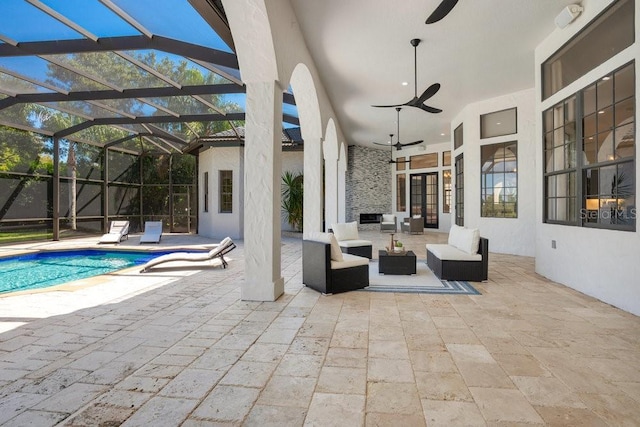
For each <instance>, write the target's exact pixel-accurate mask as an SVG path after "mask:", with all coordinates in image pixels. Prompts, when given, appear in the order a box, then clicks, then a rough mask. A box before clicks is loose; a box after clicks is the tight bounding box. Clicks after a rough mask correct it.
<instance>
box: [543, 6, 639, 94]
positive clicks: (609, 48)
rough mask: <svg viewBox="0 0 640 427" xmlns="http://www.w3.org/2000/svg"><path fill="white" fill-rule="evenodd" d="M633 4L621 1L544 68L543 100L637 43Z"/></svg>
mask: <svg viewBox="0 0 640 427" xmlns="http://www.w3.org/2000/svg"><path fill="white" fill-rule="evenodd" d="M634 9H635V7H634V0H622V1H617V2H614V3H613V4H612V6H611V7H610V8H609V9H607V10H606V11H605V12H604V13H602V14H601V15H600V16H599V17H598V18H596V19H595V20H594V21H593V22H592V23H590V24H589V25H587V26H586V27H585V28H584V29H583V30H582V31H580V32H579V33H578V34H577V35H576V36H575V37H574V38H573V39H571V40H570V41H569V42H568V43H567V44H566V45H565V46H563V47H562V48H561V49H559V50H558V51H557V52H556V53H555V54H554V55H553V56H551V57H550V58H549V59H547V60H546V61H545V62H544V63H543V64H542V99H543V100H545V99H547V98H548V97H550V96H551V95H553V94H554V93H556V92H558V91H559V90H560V89H562V88H564V87H566V86H568V85H569V84H571V83H573V82H575V81H576V80H578V79H579V78H580V77H582V76H584V75H585V74H586V73H587V72H589V71H591V70H593V69H594V68H596V67H597V66H598V65H600V64H602V63H604V62H605V61H607V60H608V59H610V58H613V57H614V56H615V55H617V54H618V53H620V52H622V51H623V50H624V49H626V48H627V47H629V46H631V45H632V44H633V42H634V26H633V16H634Z"/></svg>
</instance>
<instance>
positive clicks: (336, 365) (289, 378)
mask: <svg viewBox="0 0 640 427" xmlns="http://www.w3.org/2000/svg"><path fill="white" fill-rule="evenodd" d="M363 235H364V236H365V237H367V238H370V239H372V240H374V242H375V245H376V246H380V247H382V246H384V245H385V244H387V241H388V235H384V234H380V233H377V232H367V233H363ZM445 238H446V236H444V235H442V234H435V233H426V234H425V235H416V236H407V235H403V236H402V237H401V239H402V241H403V242H404V243H405V246H407V247H408V249H413V250H414V251H415V252H416V253H417V254H418V256H419V258H423V259H424V249H423V248H424V242H425V241H438V240H443V239H445ZM163 240H164V242H163V244H164V245H170V244H171V243H172V241H171V240H172V239H171V238H167V239H164V238H163ZM178 240H179V237H178V236H175V239H174V240H173V242H174V243H175V242H177V241H178ZM68 243H69V242H62V243H57V245H61V244H68ZM70 243H72V244H74V245H81V244H86V241H85V242H84V243H83V242H82V241H76V242H70ZM197 243H207V242H206V241H204V240H201V241H199V242H197ZM208 243H213V242H210V241H209V242H208ZM127 244H129V245H136V246H137V242H136V237H135V236H134V237H132V238H131V239H130V241H129V243H125V244H124V245H127ZM50 245H54V244H50ZM2 250H3V251H6V250H7V248H2ZM375 252H376V251H374V253H375ZM230 256H231V258H233V261H232V262H231V263H230V267H229V268H228V269H226V270H222V269H219V268H204V269H201V270H198V269H193V268H190V269H187V270H175V269H170V270H165V271H161V272H155V273H152V274H148V275H144V276H141V275H139V274H138V273H137V272H136V271H129V272H127V274H125V275H121V276H112V277H109V278H108V279H106V280H105V279H104V278H101V279H100V280H96V281H94V282H92V283H87V284H86V286H79V287H78V288H77V289H76V290H73V291H69V290H67V291H62V292H51V291H49V292H44V293H39V294H34V295H20V296H9V297H7V296H5V297H2V298H0V328H2V329H0V331H2V332H0V424H2V425H7V426H24V425H37V426H46V425H55V424H57V423H61V425H118V424H120V423H123V425H126V426H135V425H140V426H150V425H162V426H173V425H184V426H206V425H256V426H268V425H273V426H296V425H319V426H329V425H338V426H358V425H393V426H398V425H403V426H405V425H406V426H420V425H430V426H431V425H444V426H452V425H543V424H548V425H563V426H565V425H580V426H582V425H612V426H617V425H638V423H639V420H640V319H639V318H638V317H636V316H633V315H631V314H628V313H625V312H623V311H621V310H618V309H616V308H614V307H611V306H609V305H607V304H604V303H601V302H599V301H597V300H594V299H593V298H590V297H588V296H585V295H582V294H580V293H578V292H575V291H573V290H571V289H568V288H566V287H564V286H561V285H558V284H555V283H552V282H550V281H548V280H545V279H544V278H542V277H540V276H538V275H536V274H535V273H534V271H533V260H532V259H531V258H525V257H517V256H508V255H497V254H491V258H490V274H489V278H490V280H489V281H488V282H486V283H481V284H475V285H476V287H477V288H478V289H479V290H480V291H481V292H482V295H480V296H462V295H451V296H447V295H415V294H381V293H367V292H350V293H345V294H339V295H332V296H322V295H319V294H318V293H316V292H315V291H313V290H310V289H307V288H304V287H302V284H301V260H300V257H301V244H300V240H299V239H291V238H287V239H285V240H283V246H282V260H283V275H284V277H285V280H286V292H285V295H283V296H282V297H281V298H279V299H278V301H276V302H263V303H261V302H243V301H240V300H239V296H240V292H239V288H240V285H241V283H242V280H243V258H242V256H243V248H242V244H241V242H239V247H238V249H236V250H235V251H233V252H232V253H231V254H230ZM567 268H570V266H567ZM603 286H606V284H603Z"/></svg>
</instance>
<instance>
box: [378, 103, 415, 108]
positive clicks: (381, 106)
mask: <svg viewBox="0 0 640 427" xmlns="http://www.w3.org/2000/svg"><path fill="white" fill-rule="evenodd" d="M403 105H407V104H394V105H372V107H376V108H391V107H402V106H403Z"/></svg>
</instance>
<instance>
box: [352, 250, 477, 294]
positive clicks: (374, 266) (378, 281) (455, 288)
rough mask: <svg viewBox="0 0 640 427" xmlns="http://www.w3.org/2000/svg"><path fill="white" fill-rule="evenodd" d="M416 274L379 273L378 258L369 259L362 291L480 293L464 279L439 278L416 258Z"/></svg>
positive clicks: (423, 262) (424, 263)
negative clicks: (366, 281) (367, 276)
mask: <svg viewBox="0 0 640 427" xmlns="http://www.w3.org/2000/svg"><path fill="white" fill-rule="evenodd" d="M416 264H417V265H416V274H411V275H395V274H393V275H392V274H386V275H385V274H379V273H378V260H377V259H373V260H371V261H369V286H367V287H366V288H364V289H361V290H362V291H369V292H401V293H416V294H458V295H481V294H480V292H478V290H477V289H476V288H474V287H473V286H471V285H470V284H469V282H466V281H459V280H440V279H438V278H437V277H436V275H435V274H433V272H432V271H431V270H430V269H429V267H428V266H427V263H426V262H425V261H421V260H418V261H417V263H416Z"/></svg>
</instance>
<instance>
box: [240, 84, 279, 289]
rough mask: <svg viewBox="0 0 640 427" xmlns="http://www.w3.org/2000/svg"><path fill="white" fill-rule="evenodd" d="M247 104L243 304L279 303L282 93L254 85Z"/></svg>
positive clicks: (275, 87)
mask: <svg viewBox="0 0 640 427" xmlns="http://www.w3.org/2000/svg"><path fill="white" fill-rule="evenodd" d="M246 102H247V115H246V121H245V129H246V136H245V147H244V158H245V160H244V162H245V163H244V164H245V168H244V171H245V172H244V184H245V192H244V252H245V281H244V283H243V284H242V288H241V298H242V299H243V300H249V301H275V300H276V299H277V298H278V297H279V296H280V295H282V293H283V292H284V279H283V278H282V275H281V271H280V270H281V252H280V240H281V238H280V232H281V224H280V199H281V194H280V173H281V169H282V131H281V127H282V125H281V121H282V90H281V89H280V87H279V86H278V84H277V83H276V82H275V81H273V82H250V83H247V101H246Z"/></svg>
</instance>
